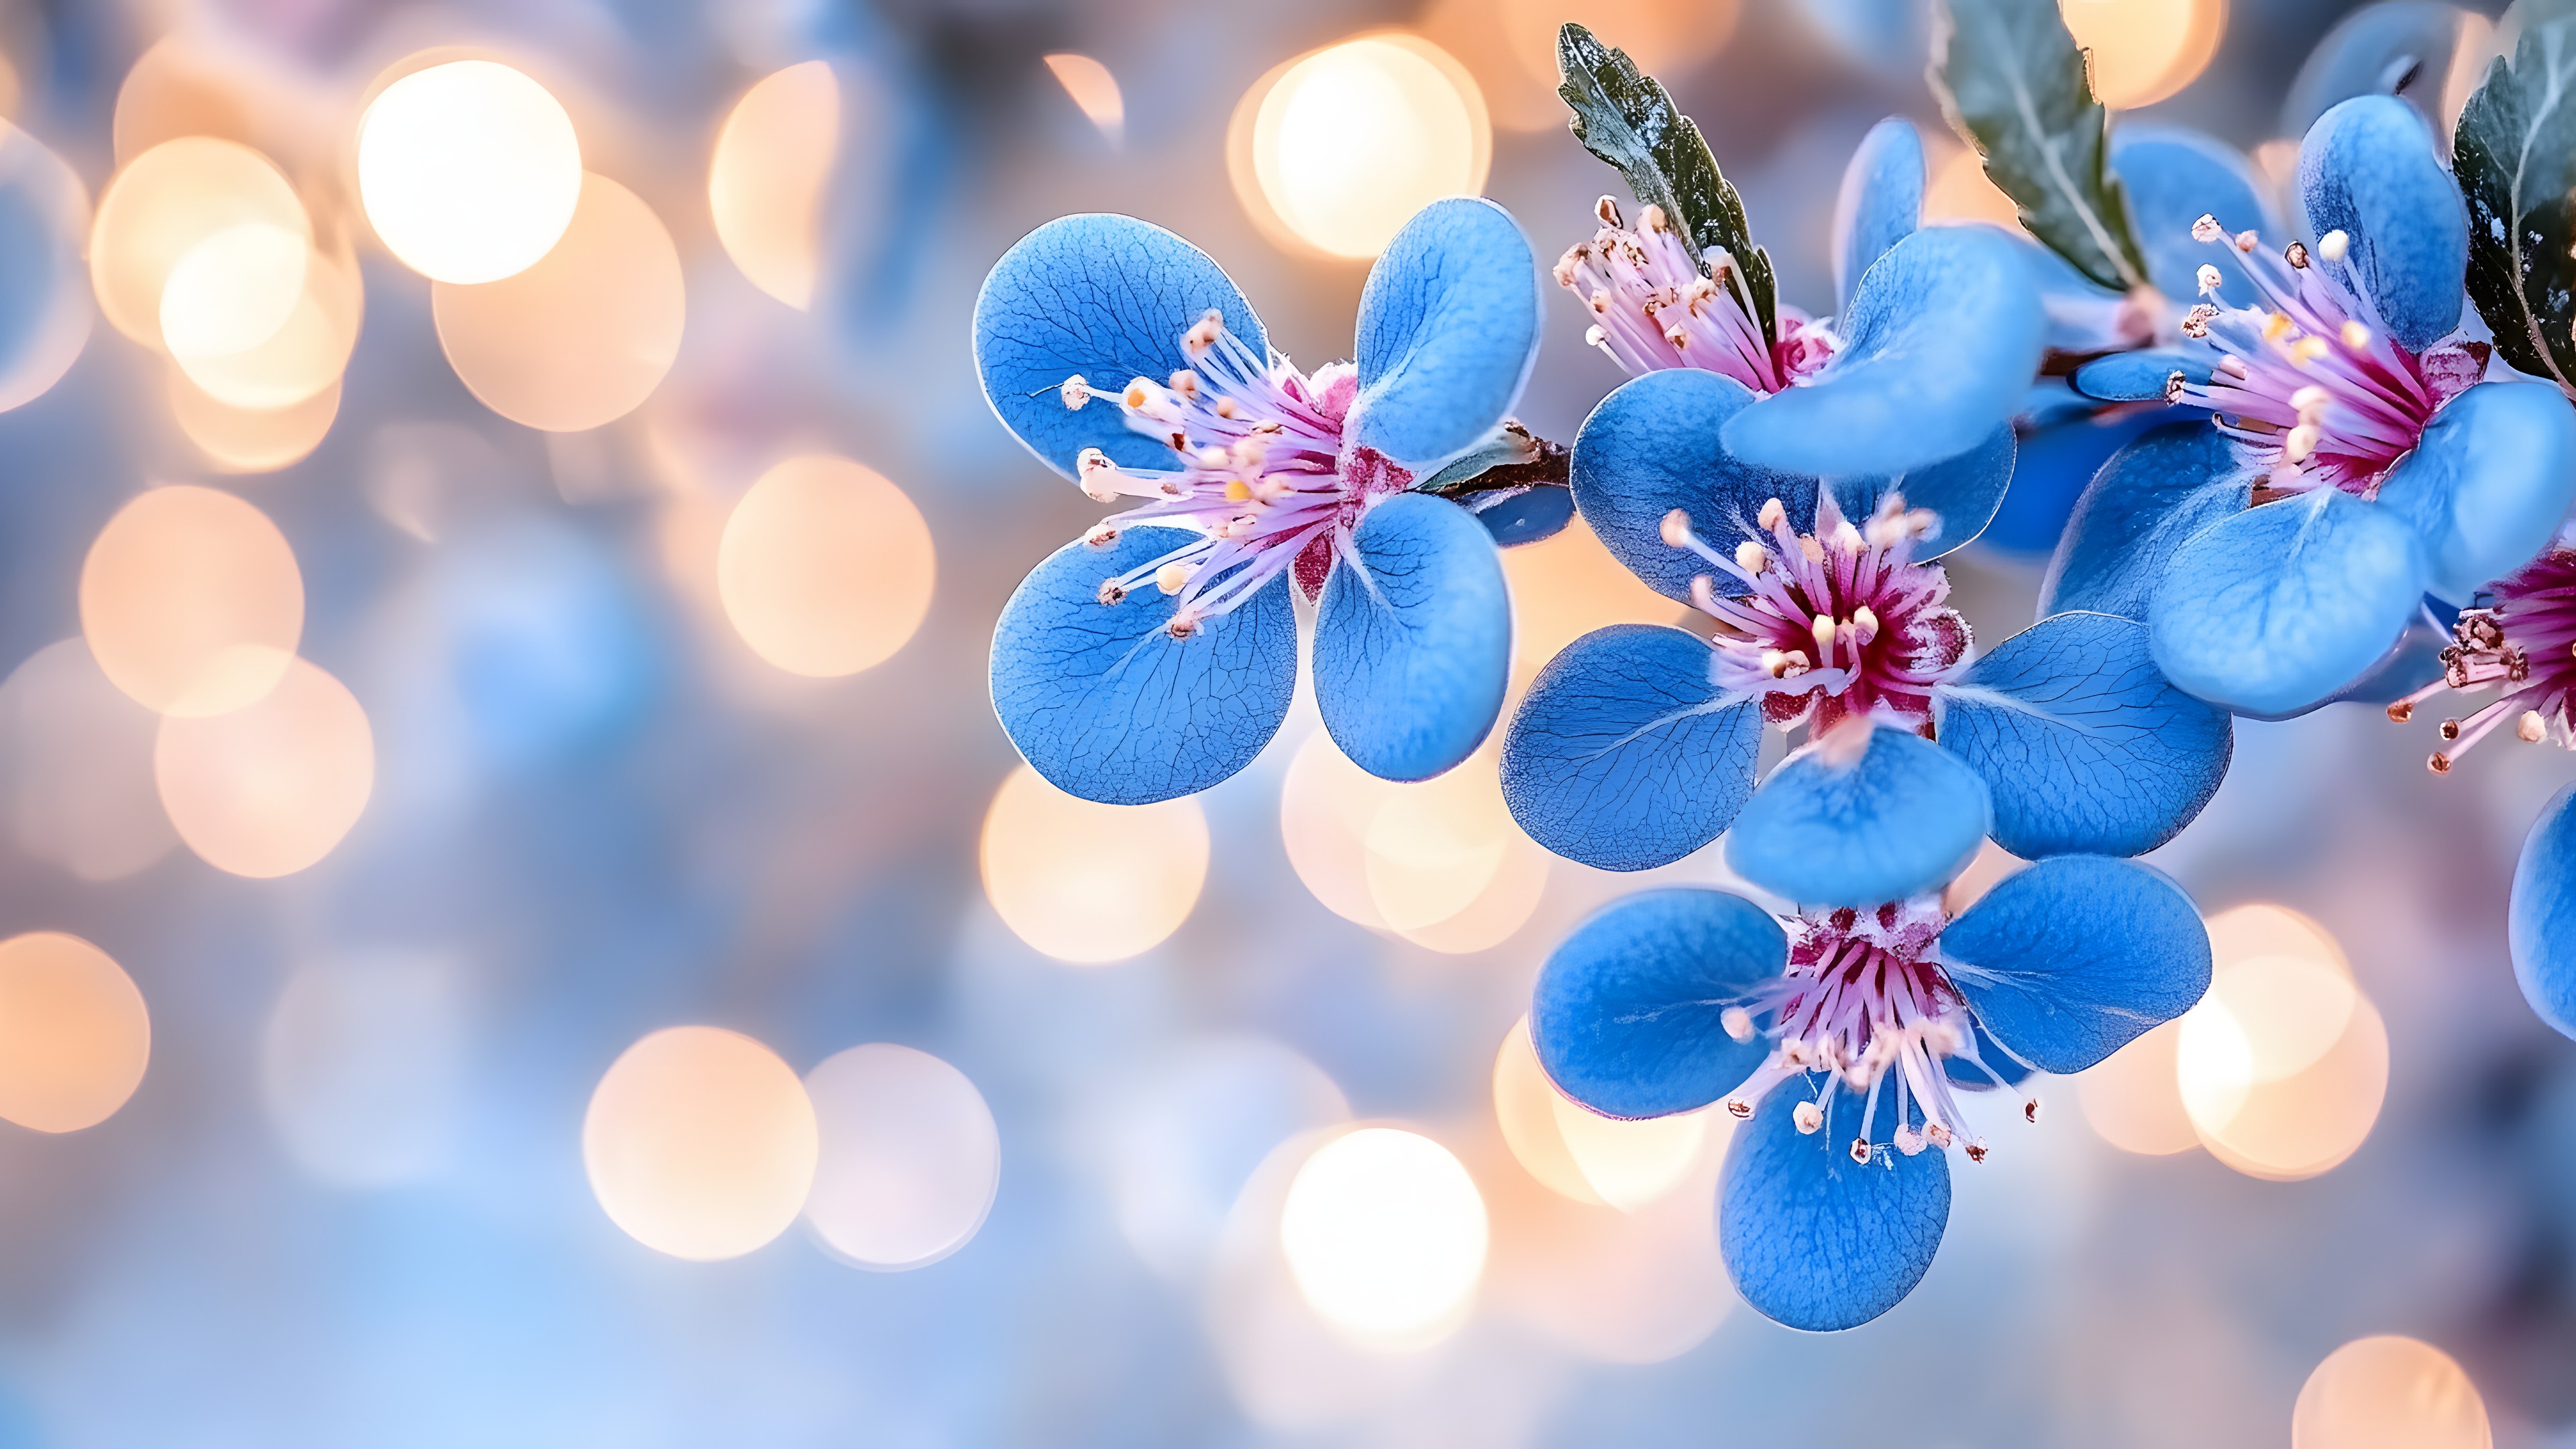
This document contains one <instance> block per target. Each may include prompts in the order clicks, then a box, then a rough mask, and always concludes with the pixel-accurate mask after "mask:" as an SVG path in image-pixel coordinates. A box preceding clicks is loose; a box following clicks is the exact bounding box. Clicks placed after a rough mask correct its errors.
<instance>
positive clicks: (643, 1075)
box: [581, 1026, 820, 1261]
mask: <svg viewBox="0 0 2576 1449" xmlns="http://www.w3.org/2000/svg"><path fill="white" fill-rule="evenodd" d="M819 1151H820V1139H819V1137H818V1135H817V1129H816V1126H815V1117H814V1104H813V1102H812V1100H811V1099H810V1098H808V1097H807V1096H806V1093H805V1084H804V1083H803V1082H802V1081H800V1080H798V1079H797V1076H796V1073H795V1070H794V1069H793V1068H791V1067H789V1066H788V1065H787V1063H785V1062H783V1061H780V1060H779V1059H778V1054H777V1053H776V1052H773V1051H771V1050H770V1049H769V1048H767V1047H765V1046H762V1045H761V1044H760V1043H759V1042H756V1041H754V1040H752V1039H751V1038H750V1037H747V1036H744V1035H743V1034H742V1033H740V1032H734V1031H726V1030H724V1029H723V1028H721V1027H713V1026H674V1027H666V1028H664V1029H662V1030H660V1031H657V1032H654V1033H653V1034H652V1035H650V1036H647V1037H645V1038H644V1039H643V1040H641V1041H639V1042H637V1043H635V1044H634V1045H633V1046H631V1047H628V1048H627V1049H626V1052H625V1054H624V1055H622V1056H620V1057H619V1058H618V1059H617V1060H616V1062H615V1063H614V1064H613V1065H611V1066H610V1067H609V1069H608V1071H607V1073H606V1075H604V1076H602V1077H601V1078H600V1079H599V1087H598V1089H597V1090H595V1091H593V1092H592V1093H591V1094H590V1110H589V1112H588V1113H587V1114H586V1115H584V1116H583V1118H582V1123H581V1160H582V1164H583V1166H584V1167H586V1168H587V1169H588V1170H589V1173H590V1190H591V1193H592V1194H593V1195H594V1196H596V1197H597V1198H598V1199H599V1206H600V1208H601V1210H602V1211H604V1212H606V1213H607V1214H608V1217H609V1220H610V1221H611V1222H614V1223H616V1224H617V1226H618V1227H620V1228H623V1229H624V1230H625V1231H626V1233H627V1234H628V1235H629V1236H631V1237H633V1238H634V1239H635V1240H636V1241H637V1242H639V1243H642V1244H643V1245H644V1246H646V1247H648V1248H652V1249H654V1250H655V1251H657V1252H663V1253H668V1254H670V1255H671V1256H672V1257H675V1258H690V1259H695V1260H699V1261H710V1260H713V1259H718V1258H738V1257H741V1256H742V1255H743V1254H745V1253H748V1252H750V1251H752V1250H753V1249H755V1248H758V1247H760V1246H761V1245H763V1244H765V1243H767V1242H768V1241H769V1240H770V1239H772V1238H775V1237H777V1236H778V1235H779V1234H780V1233H782V1232H785V1231H786V1230H787V1226H788V1224H790V1223H793V1222H795V1221H796V1215H797V1213H799V1212H800V1211H802V1210H803V1209H804V1206H805V1197H806V1193H807V1192H808V1191H809V1190H811V1188H812V1187H813V1185H814V1169H815V1163H816V1160H817V1155H818V1153H819Z"/></svg>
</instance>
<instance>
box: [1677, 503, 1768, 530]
mask: <svg viewBox="0 0 2576 1449" xmlns="http://www.w3.org/2000/svg"><path fill="white" fill-rule="evenodd" d="M1676 511H1678V510H1676ZM1788 521H1789V507H1788V505H1787V504H1785V503H1782V502H1781V501H1780V500H1779V499H1777V498H1774V499H1772V500H1771V501H1770V502H1768V503H1765V504H1763V505H1762V511H1761V512H1759V513H1756V514H1755V515H1753V522H1754V523H1755V525H1756V526H1758V527H1760V528H1761V530H1762V531H1763V532H1764V533H1775V532H1777V531H1779V528H1780V526H1781V525H1782V524H1784V523H1787V522H1788Z"/></svg>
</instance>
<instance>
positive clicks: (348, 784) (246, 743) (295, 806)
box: [152, 659, 376, 879]
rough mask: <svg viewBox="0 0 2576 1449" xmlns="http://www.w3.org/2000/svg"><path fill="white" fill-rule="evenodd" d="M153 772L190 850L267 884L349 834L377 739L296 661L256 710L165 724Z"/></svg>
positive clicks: (323, 677)
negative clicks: (265, 880)
mask: <svg viewBox="0 0 2576 1449" xmlns="http://www.w3.org/2000/svg"><path fill="white" fill-rule="evenodd" d="M152 769H153V777H154V779H155V780H156V781H157V782H158V783H159V785H160V789H161V808H162V809H164V810H167V811H168V812H169V813H170V824H171V825H172V826H173V827H175V828H176V829H177V830H178V832H179V838H180V839H181V840H183V841H185V842H187V846H188V848H189V849H190V850H193V851H195V852H196V853H197V854H198V856H199V857H201V858H202V859H204V861H205V862H206V863H207V864H208V865H211V866H214V867H215V868H216V869H218V870H224V871H229V872H231V873H232V874H234V875H245V876H251V877H254V878H259V879H265V878H268V877H271V876H281V875H292V874H294V873H295V872H296V871H299V870H302V869H304V868H305V867H307V866H309V865H312V864H313V863H314V862H316V861H318V860H320V859H321V858H322V857H324V856H326V855H328V854H330V853H331V847H333V846H335V845H338V844H339V843H340V840H341V837H343V836H345V835H347V834H348V833H349V829H350V827H351V826H354V825H356V824H357V823H358V816H359V815H360V814H361V813H363V812H364V811H365V810H366V808H367V796H368V794H369V793H370V792H372V791H373V790H374V789H375V783H376V747H375V736H374V734H373V733H372V732H371V731H370V730H369V729H368V727H367V712H366V710H365V709H363V708H362V707H360V705H359V704H358V701H357V697H356V696H354V695H352V694H350V693H349V690H348V686H346V685H344V684H342V683H341V682H340V681H339V680H337V679H334V678H332V677H331V676H330V675H329V674H327V673H325V672H323V670H322V669H320V668H319V667H317V666H315V665H313V664H311V663H309V662H307V661H305V660H302V659H295V660H292V661H290V663H289V665H288V668H287V670H286V674H285V677H284V678H282V679H280V680H279V681H278V682H277V687H276V688H275V689H272V690H270V691H269V692H268V693H267V694H266V695H265V696H263V697H262V698H261V699H260V700H258V701H257V702H256V703H253V704H250V705H247V706H245V707H243V708H241V709H237V710H234V711H232V712H231V713H229V714H219V715H204V716H193V717H191V716H183V715H175V714H174V715H168V716H165V717H164V718H163V719H162V721H161V732H160V738H159V739H158V740H157V741H156V742H155V743H154V746H153V751H152Z"/></svg>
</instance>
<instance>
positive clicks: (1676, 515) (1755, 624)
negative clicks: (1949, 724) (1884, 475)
mask: <svg viewBox="0 0 2576 1449" xmlns="http://www.w3.org/2000/svg"><path fill="white" fill-rule="evenodd" d="M1937 521H1938V520H1937V519H1936V518H1935V517H1934V516H1933V515H1932V514H1931V513H1930V512H1927V511H1925V510H1923V509H1914V510H1911V511H1909V510H1908V509H1907V508H1906V507H1905V500H1904V499H1903V498H1901V497H1899V496H1898V495H1897V494H1895V493H1893V492H1890V493H1888V494H1886V495H1885V496H1883V497H1882V498H1881V499H1880V500H1879V506H1878V512H1877V513H1875V514H1874V515H1872V516H1871V518H1870V520H1869V526H1868V527H1867V528H1866V529H1863V528H1857V527H1854V526H1853V525H1852V523H1851V521H1850V520H1848V519H1846V518H1844V517H1843V515H1842V510H1841V509H1840V508H1839V507H1837V506H1836V505H1835V503H1834V497H1833V493H1832V491H1831V490H1830V489H1826V488H1823V487H1819V488H1818V489H1817V490H1816V514H1815V531H1814V532H1813V533H1799V532H1796V531H1795V530H1794V529H1792V528H1791V527H1790V525H1789V510H1788V509H1787V508H1786V507H1785V506H1784V505H1783V504H1782V503H1781V502H1780V500H1779V499H1777V498H1774V499H1772V500H1771V501H1770V502H1768V503H1765V504H1763V505H1762V511H1761V513H1760V515H1759V516H1758V517H1756V519H1755V520H1754V528H1755V529H1756V530H1758V531H1759V532H1760V533H1762V534H1767V535H1769V536H1770V539H1771V542H1770V544H1769V546H1767V547H1766V546H1764V545H1763V544H1762V543H1761V542H1759V541H1758V539H1754V538H1748V539H1745V540H1744V541H1743V542H1741V543H1739V544H1737V545H1736V546H1735V552H1734V553H1732V554H1724V553H1720V552H1718V551H1717V550H1715V549H1713V548H1711V547H1709V546H1708V545H1707V544H1706V543H1704V542H1702V541H1701V540H1700V538H1699V537H1698V536H1697V535H1695V534H1693V533H1692V532H1691V523H1690V516H1689V515H1688V514H1686V513H1684V512H1682V511H1681V510H1680V509H1678V508H1677V509H1674V510H1673V511H1672V512H1671V513H1669V514H1667V515H1665V517H1664V530H1663V532H1664V542H1666V543H1668V544H1671V545H1673V546H1674V547H1676V548H1687V549H1689V550H1691V551H1692V552H1694V553H1696V554H1698V555H1699V556H1700V557H1701V558H1703V559H1706V560H1707V561H1708V562H1709V564H1710V565H1712V566H1713V567H1715V568H1716V569H1717V570H1718V571H1719V572H1720V573H1723V574H1725V575H1726V576H1727V577H1729V578H1730V579H1732V580H1734V584H1733V585H1729V586H1727V591H1726V592H1724V593H1721V592H1720V586H1719V585H1718V583H1717V581H1716V579H1715V577H1714V576H1713V575H1709V574H1701V575H1700V576H1699V577H1697V578H1695V579H1692V580H1691V602H1692V603H1693V604H1694V605H1695V606H1697V607H1698V609H1699V610H1700V612H1701V613H1704V614H1706V615H1708V616H1709V617H1710V618H1711V619H1714V620H1716V621H1717V632H1716V634H1715V636H1714V637H1712V638H1711V639H1710V641H1709V643H1710V645H1711V647H1712V648H1713V649H1714V650H1715V651H1716V657H1715V658H1714V660H1713V661H1712V662H1711V663H1710V665H1709V679H1710V681H1711V682H1712V683H1714V684H1716V685H1717V686H1719V687H1720V688H1721V689H1724V690H1725V691H1726V692H1727V696H1728V698H1729V699H1730V700H1746V699H1756V698H1758V699H1760V700H1761V701H1762V715H1763V718H1765V719H1767V720H1769V721H1771V722H1772V723H1773V724H1776V725H1778V726H1780V727H1781V728H1782V729H1789V728H1792V727H1794V726H1796V725H1798V724H1801V723H1804V724H1805V725H1807V727H1808V732H1809V734H1810V735H1812V736H1816V737H1822V736H1823V735H1825V734H1827V733H1830V732H1831V731H1832V729H1833V728H1834V726H1835V725H1837V724H1840V723H1841V722H1842V721H1843V720H1844V719H1846V718H1848V717H1852V716H1867V715H1872V714H1884V715H1891V716H1894V717H1895V718H1897V719H1898V720H1899V721H1901V722H1903V723H1905V724H1907V725H1910V726H1911V727H1913V728H1914V729H1915V730H1917V731H1918V732H1920V733H1923V734H1926V735H1928V734H1930V733H1931V730H1932V688H1933V686H1934V685H1937V684H1939V683H1940V682H1942V681H1943V680H1945V679H1947V678H1949V677H1950V676H1951V675H1952V674H1954V673H1956V672H1957V671H1958V669H1959V661H1960V660H1961V659H1962V658H1964V657H1965V656H1966V655H1967V652H1968V642H1969V635H1968V621H1967V620H1965V619H1963V618H1961V617H1959V613H1958V611H1957V610H1955V609H1952V608H1950V607H1949V606H1948V604H1947V600H1948V599H1949V597H1950V577H1949V575H1948V574H1946V573H1944V572H1943V571H1942V570H1941V568H1940V566H1939V565H1937V564H1919V563H1916V562H1914V546H1915V544H1916V543H1917V542H1918V541H1920V540H1921V539H1922V538H1923V537H1924V536H1925V535H1926V534H1928V533H1930V532H1931V531H1932V529H1933V527H1934V525H1935V524H1936V523H1937Z"/></svg>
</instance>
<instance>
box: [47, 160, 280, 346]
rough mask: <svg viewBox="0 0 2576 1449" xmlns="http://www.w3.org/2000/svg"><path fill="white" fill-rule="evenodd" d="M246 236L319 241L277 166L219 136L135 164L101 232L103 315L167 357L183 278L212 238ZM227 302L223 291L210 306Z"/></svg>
mask: <svg viewBox="0 0 2576 1449" xmlns="http://www.w3.org/2000/svg"><path fill="white" fill-rule="evenodd" d="M245 227H257V228H264V229H266V230H268V231H273V232H281V233H284V234H286V235H289V236H292V237H294V238H296V239H298V240H299V241H302V242H305V243H307V244H309V243H310V242H311V241H312V239H313V221H312V218H311V217H310V216H308V215H307V214H306V213H305V210H304V203H303V202H302V201H300V200H298V199H297V198H296V195H295V188H294V187H293V186H292V185H291V184H289V183H288V181H287V179H286V173H284V172H282V171H280V170H278V169H277V164H276V163H275V162H273V161H271V160H269V159H268V158H267V157H265V156H263V155H261V154H260V153H258V152H257V151H254V150H252V149H251V148H249V147H248V146H244V145H242V144H241V143H240V142H238V141H225V140H219V139H217V138H215V137H212V136H183V137H180V138H179V139H177V140H175V141H165V142H163V143H161V144H160V145H158V146H155V147H153V148H152V149H151V150H149V151H146V152H144V153H143V154H142V155H140V156H137V157H135V158H134V159H133V160H132V161H130V162H128V163H126V165H125V166H124V167H123V169H121V170H119V171H118V172H117V173H116V175H115V177H114V178H113V179H111V180H110V181H109V182H108V183H107V190H106V191H105V192H103V193H101V194H100V196H99V199H98V214H97V217H96V219H95V220H94V221H93V222H92V223H91V229H90V241H89V267H90V285H91V286H92V288H93V289H94V290H96V292H97V293H98V305H99V310H100V311H102V312H105V313H106V314H107V320H108V321H109V322H111V323H113V324H114V325H115V327H116V330H118V331H119V332H122V333H124V334H125V335H126V336H128V337H131V338H133V339H134V340H135V341H137V342H140V343H142V344H143V345H144V346H146V347H150V348H154V349H156V350H157V349H160V348H161V347H162V346H163V342H162V337H161V317H162V294H163V293H164V291H165V290H166V289H167V288H168V286H169V284H170V279H171V275H172V273H173V272H174V270H175V269H177V267H178V266H179V264H180V262H181V260H182V259H183V258H186V257H188V256H189V254H190V253H192V252H194V251H196V249H197V248H198V247H199V246H200V245H202V244H203V243H205V242H206V241H207V240H209V239H210V238H213V237H216V236H218V235H221V234H227V233H232V232H234V231H235V230H236V229H238V228H245ZM208 270H209V271H210V272H211V271H212V270H214V269H211V268H210V269H208ZM299 284H300V279H299ZM221 300H222V298H221V294H220V293H219V292H218V293H215V294H213V295H210V296H208V297H207V298H205V300H204V304H206V305H211V304H213V303H216V302H220V301H221ZM276 305H277V302H276V299H275V298H274V297H271V298H269V299H268V306H270V307H272V308H273V307H275V306H276ZM287 305H288V306H289V307H291V306H292V303H291V302H289V303H288V304H287ZM254 310H256V309H254ZM279 320H280V321H281V322H282V321H283V320H284V317H283V314H281V315H280V318H279Z"/></svg>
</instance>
